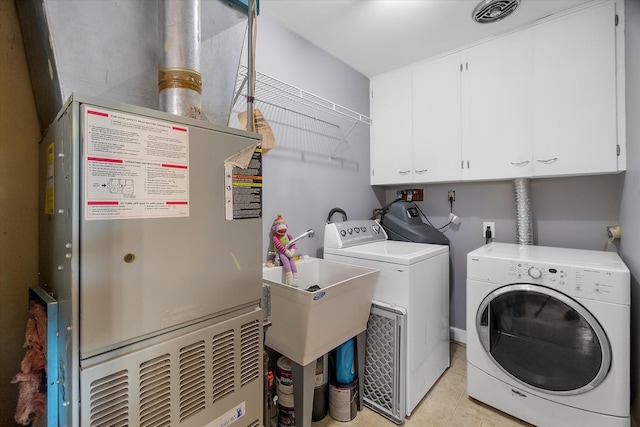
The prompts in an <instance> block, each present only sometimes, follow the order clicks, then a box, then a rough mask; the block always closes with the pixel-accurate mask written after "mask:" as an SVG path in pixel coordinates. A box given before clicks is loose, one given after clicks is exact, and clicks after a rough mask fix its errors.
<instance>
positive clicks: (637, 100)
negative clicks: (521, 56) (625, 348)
mask: <svg viewBox="0 0 640 427" xmlns="http://www.w3.org/2000/svg"><path fill="white" fill-rule="evenodd" d="M625 8H626V10H625V20H626V26H625V31H626V32H625V38H626V55H625V59H626V71H627V82H626V85H627V87H626V93H627V172H626V173H625V174H624V176H623V177H622V179H621V181H620V189H621V193H622V197H621V203H620V224H621V225H622V240H621V241H620V255H621V256H622V258H623V259H624V261H625V263H626V264H627V266H628V267H629V269H630V270H631V276H632V280H631V307H632V309H631V402H632V418H633V419H634V420H636V422H640V396H639V395H640V366H639V365H640V364H639V363H638V361H639V360H640V311H639V310H638V304H640V283H639V280H640V223H638V218H640V215H639V214H638V213H639V212H640V185H639V183H640V121H639V120H638V117H640V79H638V76H640V1H638V0H627V1H626V2H625Z"/></svg>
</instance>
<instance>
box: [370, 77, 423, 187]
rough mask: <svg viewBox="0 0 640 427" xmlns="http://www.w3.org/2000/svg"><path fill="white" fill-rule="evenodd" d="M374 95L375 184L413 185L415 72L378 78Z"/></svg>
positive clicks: (374, 80)
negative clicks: (412, 88)
mask: <svg viewBox="0 0 640 427" xmlns="http://www.w3.org/2000/svg"><path fill="white" fill-rule="evenodd" d="M371 96H372V98H371V119H372V121H373V124H372V126H371V169H372V170H371V184H372V185H376V184H380V185H382V184H399V183H408V182H411V181H412V180H413V173H412V170H413V160H412V148H411V146H412V136H411V134H412V129H411V119H412V113H411V108H412V107H411V102H412V101H411V70H408V69H407V70H398V71H393V72H391V73H388V74H384V75H381V76H378V77H375V78H374V79H372V80H371Z"/></svg>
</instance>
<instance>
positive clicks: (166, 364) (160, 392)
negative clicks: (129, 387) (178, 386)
mask: <svg viewBox="0 0 640 427" xmlns="http://www.w3.org/2000/svg"><path fill="white" fill-rule="evenodd" d="M170 425H171V360H170V358H169V355H168V354H164V355H162V356H159V357H156V358H155V359H152V360H149V361H147V362H144V363H142V364H141V365H140V427H165V426H170Z"/></svg>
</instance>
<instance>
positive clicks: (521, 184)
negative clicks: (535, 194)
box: [513, 178, 533, 245]
mask: <svg viewBox="0 0 640 427" xmlns="http://www.w3.org/2000/svg"><path fill="white" fill-rule="evenodd" d="M513 191H514V194H515V199H516V239H517V243H518V244H519V245H533V217H532V215H531V199H530V197H529V179H527V178H516V179H514V180H513Z"/></svg>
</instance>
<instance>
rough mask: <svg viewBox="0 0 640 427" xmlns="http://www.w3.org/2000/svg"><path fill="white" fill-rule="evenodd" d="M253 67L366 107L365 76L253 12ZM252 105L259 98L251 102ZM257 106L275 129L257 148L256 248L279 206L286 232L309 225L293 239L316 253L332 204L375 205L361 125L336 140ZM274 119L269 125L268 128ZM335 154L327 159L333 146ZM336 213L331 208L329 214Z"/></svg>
mask: <svg viewBox="0 0 640 427" xmlns="http://www.w3.org/2000/svg"><path fill="white" fill-rule="evenodd" d="M258 34H259V36H258V41H257V43H256V51H257V53H256V69H257V70H258V71H259V72H261V73H263V74H266V75H268V76H270V77H273V78H276V79H278V80H281V81H283V82H286V83H288V84H290V85H293V86H295V87H297V88H300V89H303V90H305V91H308V92H311V93H312V94H314V95H317V96H320V97H322V98H325V99H328V100H330V101H333V102H335V103H337V104H339V105H342V106H344V107H347V108H349V109H352V110H355V111H357V112H360V113H362V114H365V115H368V113H369V96H368V93H369V79H368V78H366V77H365V76H364V75H362V74H360V73H358V72H356V71H355V70H353V69H352V68H350V67H348V66H347V65H345V64H344V63H342V62H340V61H338V60H337V59H335V58H334V57H332V56H330V55H328V54H327V53H326V52H324V51H323V50H320V49H319V48H317V47H315V46H314V45H311V44H309V43H308V42H307V41H305V40H304V39H302V38H300V37H298V36H297V35H295V34H293V33H291V32H290V31H288V30H286V29H284V28H283V27H281V26H279V25H278V24H277V23H276V22H275V20H272V19H270V18H269V16H267V15H261V16H260V17H259V20H258ZM257 105H258V106H259V103H257ZM277 110H278V109H272V108H270V109H268V110H267V111H264V113H265V117H266V118H267V120H269V119H270V117H275V119H274V121H275V120H278V121H281V122H282V123H280V124H278V123H272V127H274V132H276V130H279V131H280V133H278V132H276V148H274V149H273V150H271V151H269V152H268V153H267V154H266V155H265V156H264V164H263V168H264V171H263V173H264V204H263V234H264V243H263V249H264V253H265V257H266V253H267V248H268V244H269V230H270V227H271V225H272V224H273V219H274V218H275V216H276V215H277V214H278V213H282V215H283V216H284V218H285V221H286V222H287V225H288V226H289V230H290V234H292V235H293V236H298V235H300V234H302V233H303V232H304V231H305V230H307V229H309V228H313V229H314V230H315V231H316V235H315V237H314V238H312V239H304V240H301V241H299V243H298V244H297V246H298V249H299V250H300V251H301V252H302V253H304V254H308V255H311V256H321V255H322V247H323V238H324V225H325V220H326V218H327V214H328V213H329V211H330V210H331V208H333V207H336V206H337V207H340V208H342V209H344V210H345V211H346V212H347V215H348V217H349V219H363V218H369V217H370V216H371V214H372V210H373V209H374V208H377V207H379V206H380V203H381V202H380V201H378V199H377V198H376V197H375V194H374V190H373V189H372V188H371V187H370V186H369V127H368V126H367V125H364V124H358V125H357V126H356V127H355V129H354V130H353V132H352V133H351V134H350V135H349V137H348V138H347V142H345V143H342V144H341V143H340V142H338V141H335V140H330V139H327V138H324V137H321V138H318V137H311V136H310V135H308V134H305V132H302V133H293V134H292V133H290V132H289V131H290V130H291V128H294V127H296V126H297V125H298V124H299V123H300V122H299V120H300V118H296V117H295V115H291V114H290V115H287V116H279V114H280V112H279V111H277ZM276 126H277V128H276ZM334 150H337V151H336V152H335V156H336V157H339V158H340V161H329V160H328V156H329V155H330V154H331V153H332V152H333V151H334ZM338 218H340V216H339V215H337V216H336V218H335V219H336V220H338ZM265 259H266V258H265Z"/></svg>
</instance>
